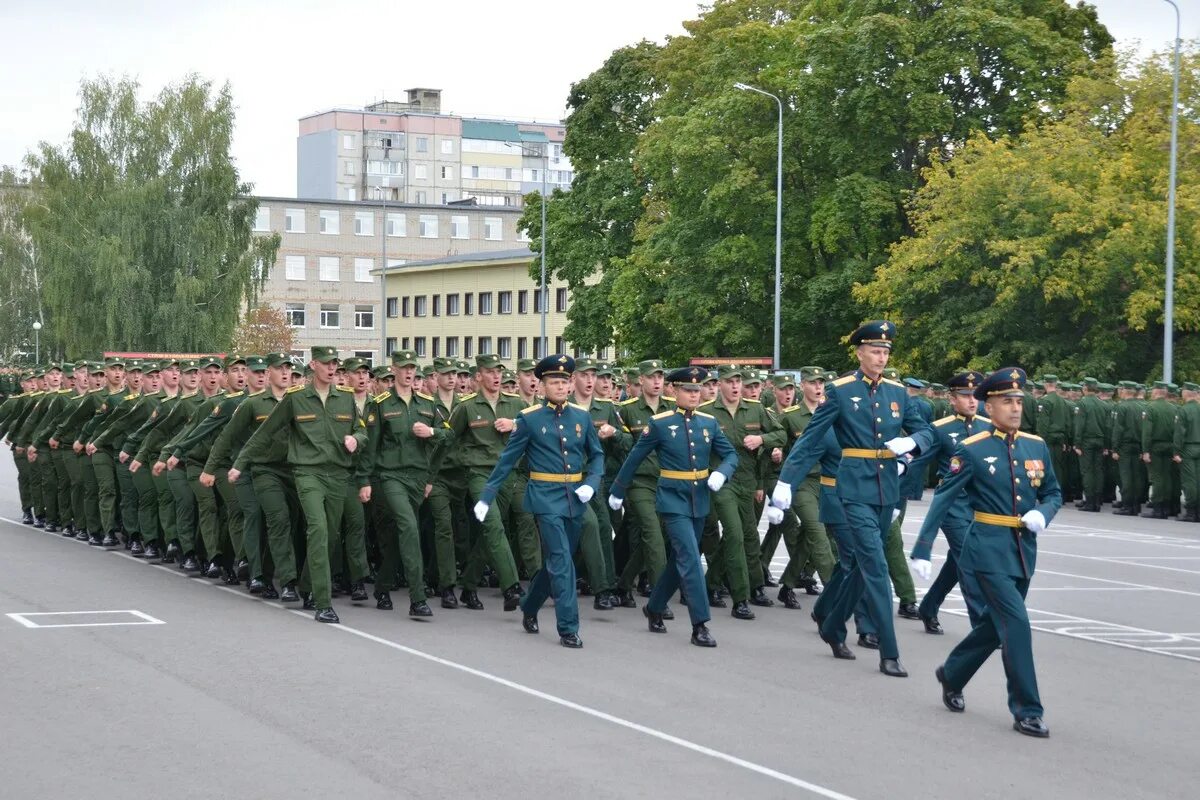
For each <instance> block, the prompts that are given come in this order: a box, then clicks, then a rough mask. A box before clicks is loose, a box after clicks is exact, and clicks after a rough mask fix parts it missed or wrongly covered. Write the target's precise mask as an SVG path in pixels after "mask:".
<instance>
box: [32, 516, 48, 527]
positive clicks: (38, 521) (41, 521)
mask: <svg viewBox="0 0 1200 800" xmlns="http://www.w3.org/2000/svg"><path fill="white" fill-rule="evenodd" d="M33 527H35V528H44V527H46V518H45V517H34V519H33Z"/></svg>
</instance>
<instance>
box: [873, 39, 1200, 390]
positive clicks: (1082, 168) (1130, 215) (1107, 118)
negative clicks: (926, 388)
mask: <svg viewBox="0 0 1200 800" xmlns="http://www.w3.org/2000/svg"><path fill="white" fill-rule="evenodd" d="M1120 67H1121V68H1120V69H1116V70H1109V69H1100V70H1097V71H1096V73H1095V74H1093V75H1086V76H1080V77H1079V78H1078V79H1076V80H1075V81H1074V82H1073V83H1072V84H1071V87H1070V90H1069V92H1068V97H1067V102H1066V103H1065V104H1064V110H1063V113H1062V114H1061V115H1059V116H1057V117H1056V118H1054V119H1050V120H1045V121H1042V122H1040V123H1039V124H1036V125H1031V126H1029V127H1028V128H1027V129H1026V130H1025V131H1024V132H1023V133H1022V134H1020V135H1017V136H1007V137H1003V138H1000V139H997V140H989V139H988V138H986V137H984V136H975V137H974V138H972V139H971V140H970V141H969V142H968V143H967V144H966V145H965V146H964V147H962V148H960V149H959V150H958V152H956V153H955V155H954V158H952V159H950V160H947V161H944V162H937V163H935V164H933V165H932V166H931V167H929V168H928V169H927V170H926V173H925V178H926V183H925V185H924V186H923V187H922V188H921V190H920V191H919V192H917V194H916V195H915V197H914V198H913V201H912V203H911V207H910V212H911V217H912V219H913V221H914V226H915V234H914V235H913V236H911V237H909V238H907V239H905V240H904V241H902V242H900V243H898V244H896V245H895V246H894V247H893V248H892V252H891V257H890V259H889V260H888V262H887V263H886V264H885V265H883V266H882V267H880V269H878V270H877V271H876V273H875V274H874V277H873V279H872V280H870V281H867V282H864V283H863V284H862V285H860V286H858V287H856V289H855V295H856V296H857V297H858V299H859V300H860V301H861V302H863V303H864V305H865V306H867V307H868V308H869V309H870V310H871V311H872V312H873V313H886V314H888V315H889V316H892V317H894V318H895V319H896V320H897V321H898V322H899V323H900V324H901V336H902V340H903V342H904V347H903V348H902V350H901V358H902V359H904V360H905V362H906V363H907V364H908V365H909V366H910V367H912V368H914V369H916V370H918V371H923V372H926V373H928V374H934V375H944V374H945V373H946V372H947V370H948V369H950V368H952V367H953V366H956V365H958V364H969V365H971V366H973V367H977V368H981V369H987V368H998V367H1000V366H1004V365H1007V364H1021V365H1024V366H1026V367H1027V368H1029V369H1030V370H1033V371H1041V370H1052V371H1055V372H1058V373H1059V374H1066V375H1075V374H1083V373H1086V374H1089V375H1097V376H1107V377H1111V378H1114V379H1116V378H1138V379H1145V378H1148V377H1154V376H1157V375H1161V346H1162V335H1163V302H1164V293H1165V289H1164V284H1165V269H1164V262H1165V251H1166V214H1167V208H1166V197H1167V176H1168V158H1167V155H1168V149H1169V137H1170V107H1171V66H1170V56H1169V54H1159V55H1157V56H1154V57H1153V58H1150V59H1147V60H1145V61H1142V62H1139V63H1129V62H1128V61H1126V62H1124V63H1122V64H1121V65H1120ZM1182 75H1183V79H1182V82H1181V86H1180V95H1181V96H1180V104H1181V108H1182V109H1183V113H1182V114H1181V117H1180V136H1179V143H1180V157H1179V178H1178V184H1179V194H1178V199H1177V240H1176V251H1175V252H1176V263H1177V265H1178V270H1177V280H1176V294H1175V303H1176V316H1175V324H1176V328H1177V333H1178V355H1177V365H1178V369H1179V371H1180V372H1181V373H1183V372H1189V371H1192V370H1196V369H1200V337H1198V336H1197V335H1196V334H1197V332H1200V274H1198V273H1197V269H1196V267H1195V264H1196V263H1197V262H1196V259H1197V256H1198V255H1200V253H1198V248H1200V188H1198V187H1200V160H1197V156H1200V119H1198V118H1197V113H1196V111H1195V109H1196V108H1197V102H1198V101H1200V80H1198V78H1200V54H1198V53H1197V52H1196V50H1195V49H1194V48H1193V49H1189V51H1188V53H1187V55H1186V58H1185V60H1184V62H1183V70H1182Z"/></svg>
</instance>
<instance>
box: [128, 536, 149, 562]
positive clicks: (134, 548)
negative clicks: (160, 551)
mask: <svg viewBox="0 0 1200 800" xmlns="http://www.w3.org/2000/svg"><path fill="white" fill-rule="evenodd" d="M129 555H131V556H133V557H134V558H145V556H146V548H145V547H142V543H141V542H139V541H137V540H136V539H135V540H134V542H133V544H132V545H130V547H129Z"/></svg>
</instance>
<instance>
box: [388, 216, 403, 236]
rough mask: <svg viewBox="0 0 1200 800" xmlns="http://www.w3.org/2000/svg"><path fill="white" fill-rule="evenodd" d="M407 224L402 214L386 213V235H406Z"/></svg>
mask: <svg viewBox="0 0 1200 800" xmlns="http://www.w3.org/2000/svg"><path fill="white" fill-rule="evenodd" d="M407 227H408V225H407V224H406V222H405V216H404V215H403V214H388V215H387V235H388V236H407V235H408V231H407V230H406V229H407Z"/></svg>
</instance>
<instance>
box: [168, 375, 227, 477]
mask: <svg viewBox="0 0 1200 800" xmlns="http://www.w3.org/2000/svg"><path fill="white" fill-rule="evenodd" d="M245 399H246V392H245V391H244V390H242V391H237V392H230V393H228V394H226V393H225V391H224V390H222V391H219V392H217V393H216V394H214V395H213V396H212V397H208V398H205V399H204V400H202V401H200V404H199V405H198V406H196V409H195V410H194V411H192V416H191V419H189V420H188V425H187V427H186V428H185V429H184V431H185V432H183V433H181V434H179V435H178V436H176V437H175V438H174V439H172V440H171V444H170V445H169V446H168V447H169V448H170V450H171V455H173V456H175V457H176V458H178V459H179V460H180V461H187V462H188V463H189V464H195V465H203V464H204V462H206V461H208V453H209V450H211V449H212V443H213V442H214V441H215V440H216V437H217V434H218V433H219V432H220V430H221V429H222V428H224V427H225V423H227V422H229V419H230V417H232V416H233V412H234V411H236V410H237V407H238V406H239V405H241V404H242V401H243V400H245Z"/></svg>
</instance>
